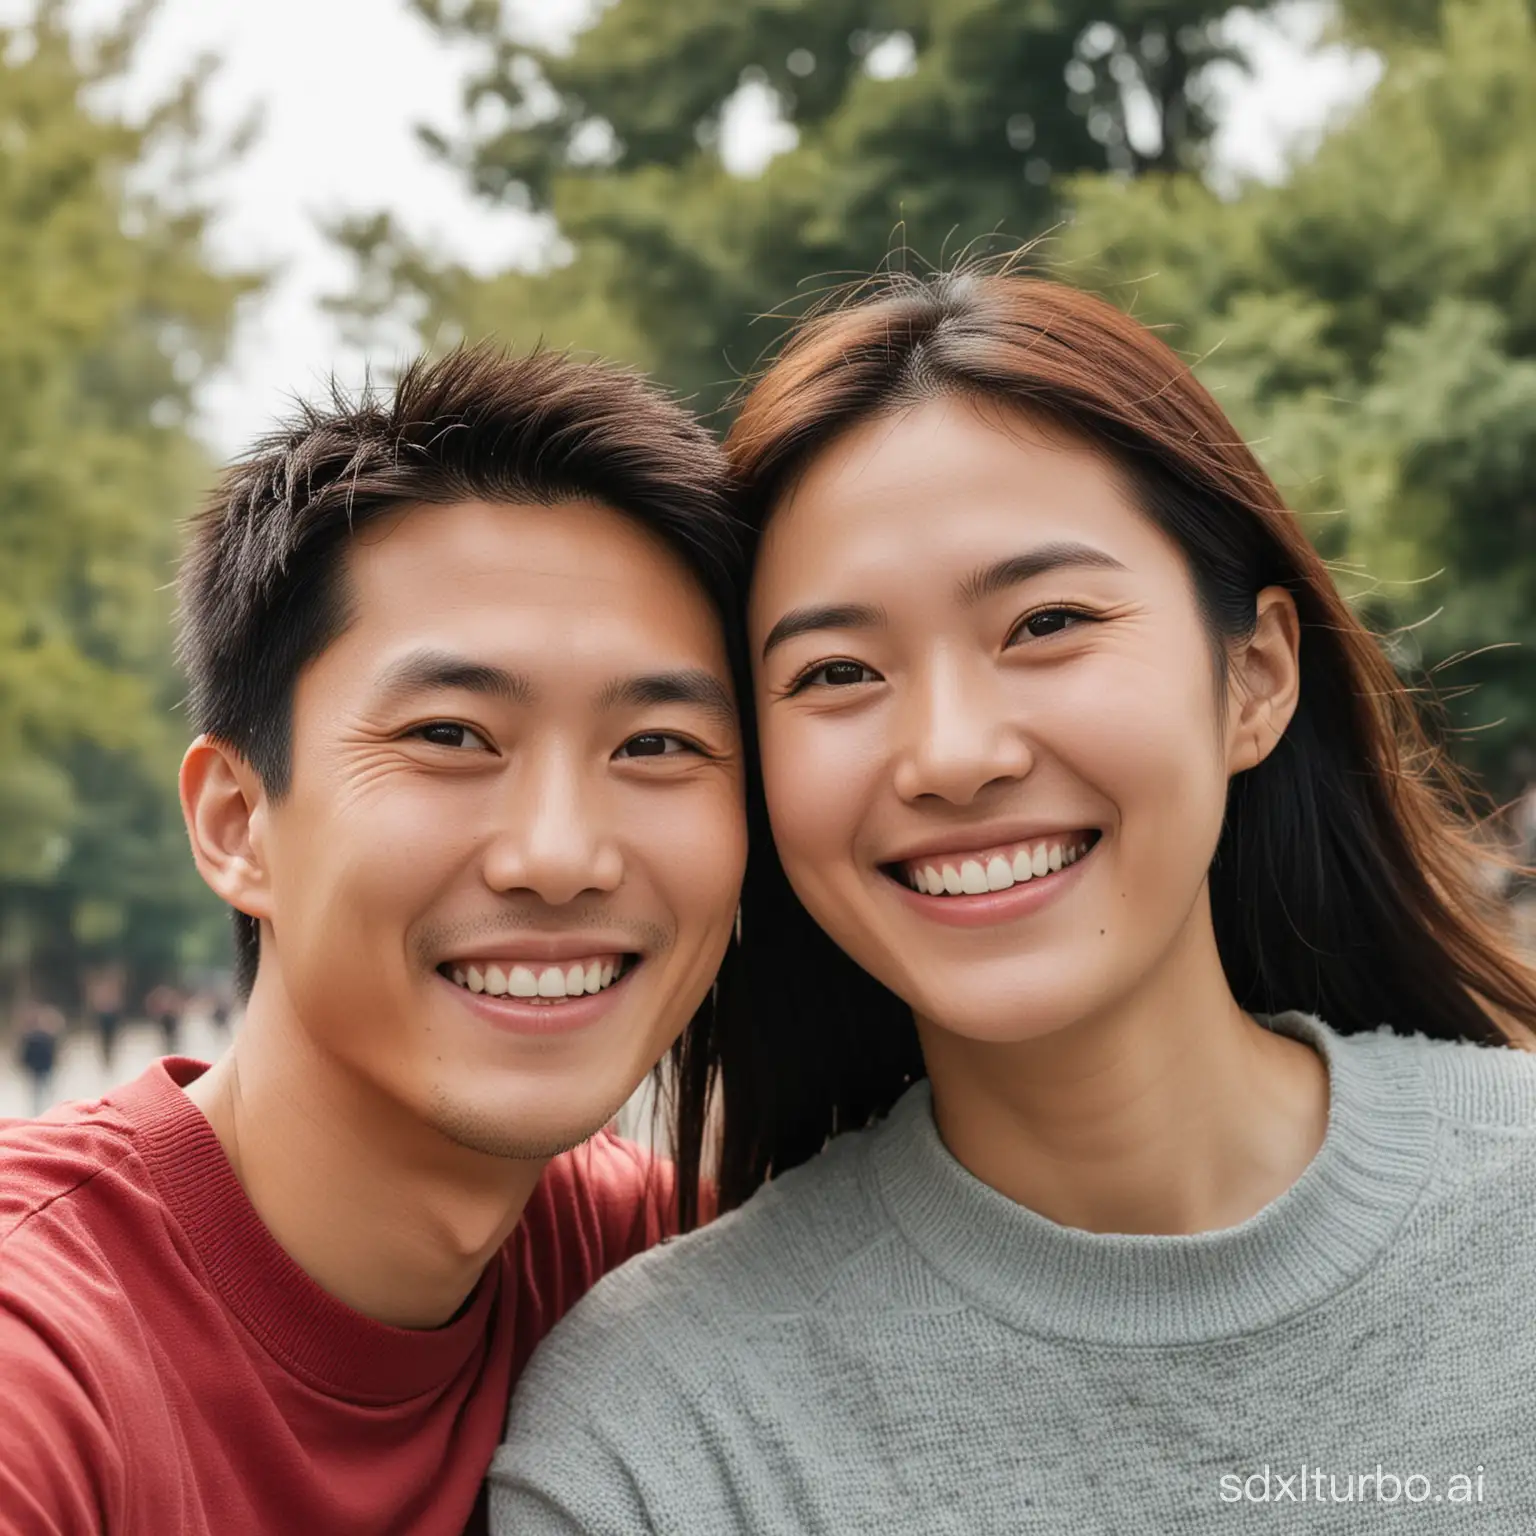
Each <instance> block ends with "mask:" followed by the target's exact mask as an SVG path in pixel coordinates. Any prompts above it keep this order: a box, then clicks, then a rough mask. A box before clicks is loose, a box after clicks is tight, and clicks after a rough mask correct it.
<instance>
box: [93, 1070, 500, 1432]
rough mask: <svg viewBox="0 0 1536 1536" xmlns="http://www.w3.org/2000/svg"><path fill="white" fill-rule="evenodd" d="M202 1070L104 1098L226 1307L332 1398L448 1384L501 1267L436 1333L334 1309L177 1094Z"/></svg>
mask: <svg viewBox="0 0 1536 1536" xmlns="http://www.w3.org/2000/svg"><path fill="white" fill-rule="evenodd" d="M206 1070H207V1067H206V1065H205V1063H203V1062H200V1061H192V1060H188V1059H186V1058H183V1057H167V1058H165V1059H164V1060H162V1061H158V1062H156V1063H155V1064H154V1065H153V1066H151V1067H149V1068H148V1069H147V1070H146V1071H145V1072H144V1073H143V1074H142V1075H141V1076H139V1077H138V1078H136V1079H134V1081H133V1082H131V1083H129V1084H127V1085H126V1086H125V1087H123V1088H121V1089H118V1090H117V1091H115V1092H114V1093H113V1094H112V1095H111V1099H112V1102H113V1103H114V1104H115V1105H116V1106H117V1108H118V1110H119V1112H120V1113H121V1114H123V1116H124V1117H125V1119H126V1120H127V1121H128V1122H129V1124H130V1125H131V1126H132V1127H133V1131H134V1139H135V1142H136V1144H137V1145H138V1147H139V1148H140V1151H141V1153H142V1155H143V1157H144V1160H145V1163H146V1164H147V1166H148V1168H149V1171H150V1175H151V1177H152V1178H153V1180H154V1182H155V1186H156V1188H157V1189H158V1190H159V1191H160V1194H161V1196H162V1197H163V1198H164V1200H165V1203H166V1205H167V1206H168V1207H169V1208H170V1210H171V1212H172V1214H173V1215H174V1216H175V1217H176V1219H177V1221H178V1222H179V1223H180V1224H181V1226H182V1228H183V1230H184V1231H185V1232H186V1235H187V1238H188V1241H189V1242H190V1243H191V1245H192V1248H193V1250H194V1252H195V1253H196V1256H197V1258H198V1259H199V1261H200V1262H201V1264H202V1266H203V1268H204V1269H205V1270H206V1271H207V1274H208V1276H209V1278H210V1280H211V1281H212V1283H213V1285H214V1287H215V1288H216V1289H217V1291H218V1293H219V1294H220V1296H221V1297H222V1298H223V1300H224V1302H225V1304H226V1305H227V1306H228V1307H229V1309H230V1311H231V1312H232V1313H233V1314H234V1315H235V1316H236V1317H237V1318H239V1320H240V1321H241V1322H242V1323H243V1324H244V1325H245V1327H246V1328H247V1329H249V1330H250V1332H251V1333H252V1334H253V1335H254V1336H255V1337H256V1339H257V1340H258V1341H259V1342H260V1343H261V1345H262V1346H263V1347H264V1348H265V1349H266V1350H267V1352H268V1353H269V1354H271V1355H272V1356H273V1357H274V1358H275V1359H276V1360H277V1361H278V1362H279V1364H281V1365H283V1366H284V1367H285V1368H286V1369H288V1370H289V1371H291V1372H292V1373H293V1374H294V1375H296V1376H299V1377H302V1378H304V1379H305V1380H306V1381H308V1382H309V1383H310V1385H312V1386H314V1387H317V1388H318V1389H319V1390H321V1391H323V1392H326V1393H327V1394H329V1395H331V1396H334V1397H340V1398H345V1399H347V1400H349V1401H352V1402H374V1403H380V1404H383V1403H398V1402H405V1401H406V1400H408V1399H410V1398H412V1397H416V1396H419V1395H421V1394H423V1393H426V1392H431V1391H434V1390H436V1389H438V1388H440V1387H441V1386H442V1384H443V1383H444V1382H446V1381H448V1380H450V1379H452V1377H453V1376H454V1375H455V1374H456V1372H457V1371H458V1370H459V1369H460V1368H461V1367H462V1366H463V1365H464V1364H465V1363H466V1362H467V1361H468V1360H469V1359H470V1358H471V1357H472V1355H473V1354H474V1351H475V1349H476V1348H477V1347H478V1346H479V1345H480V1344H481V1342H482V1341H483V1339H484V1336H485V1334H486V1330H487V1326H488V1319H489V1315H490V1310H491V1308H492V1306H493V1304H494V1302H495V1298H496V1294H497V1289H498V1285H499V1283H500V1270H501V1268H502V1266H501V1265H500V1263H499V1262H495V1261H493V1262H492V1263H491V1264H490V1265H488V1266H487V1268H486V1271H485V1273H484V1274H483V1275H482V1276H481V1277H480V1280H479V1282H478V1283H477V1285H476V1286H475V1289H474V1291H473V1292H471V1294H470V1297H469V1299H468V1300H467V1301H466V1302H465V1304H464V1306H463V1307H462V1308H460V1310H459V1312H458V1313H457V1314H456V1315H455V1317H454V1318H453V1319H452V1321H450V1322H449V1323H447V1324H445V1325H444V1326H443V1327H441V1328H433V1329H421V1330H417V1329H412V1328H396V1327H392V1326H390V1325H389V1324H387V1323H380V1322H375V1321H374V1320H373V1319H372V1318H369V1317H365V1316H363V1314H362V1313H360V1312H356V1311H354V1310H353V1309H352V1308H351V1307H349V1306H347V1305H346V1304H345V1303H344V1302H340V1301H338V1300H337V1299H336V1298H335V1297H334V1296H332V1295H330V1294H329V1293H328V1292H327V1291H325V1290H323V1289H322V1288H321V1287H320V1286H319V1285H317V1284H316V1283H315V1281H314V1280H312V1279H311V1278H310V1277H309V1276H308V1275H307V1274H305V1272H304V1271H303V1270H302V1269H301V1268H300V1267H299V1266H298V1265H297V1264H296V1263H295V1262H294V1261H293V1260H292V1259H291V1258H290V1257H289V1256H288V1254H287V1252H286V1251H285V1250H284V1249H283V1247H282V1246H281V1245H280V1244H279V1243H278V1241H277V1239H276V1238H275V1237H273V1236H272V1234H271V1232H269V1231H268V1230H267V1227H266V1225H265V1224H264V1223H263V1221H262V1219H261V1217H260V1216H259V1215H257V1213H256V1209H255V1207H254V1206H253V1205H252V1204H251V1202H250V1199H249V1198H248V1197H247V1195H246V1193H245V1191H244V1189H242V1188H241V1185H240V1181H239V1179H237V1178H236V1176H235V1171H234V1169H233V1167H232V1166H231V1165H230V1161H229V1158H228V1157H227V1156H226V1155H225V1152H224V1148H223V1146H222V1145H221V1144H220V1142H219V1139H218V1137H217V1135H215V1133H214V1130H213V1127H212V1126H211V1125H210V1124H209V1123H208V1120H207V1118H206V1117H205V1116H204V1114H203V1112H202V1111H201V1110H200V1109H199V1108H198V1107H197V1105H196V1104H194V1103H193V1102H192V1100H191V1099H189V1098H188V1097H187V1095H186V1094H185V1093H184V1092H183V1091H182V1090H183V1089H185V1088H186V1087H187V1085H188V1084H190V1083H192V1082H193V1081H195V1080H196V1079H197V1078H198V1077H199V1076H201V1075H202V1073H203V1072H205V1071H206Z"/></svg>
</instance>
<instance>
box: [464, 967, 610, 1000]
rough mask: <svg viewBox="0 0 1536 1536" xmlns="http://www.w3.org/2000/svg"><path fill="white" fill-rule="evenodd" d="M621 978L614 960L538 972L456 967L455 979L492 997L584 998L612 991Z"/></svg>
mask: <svg viewBox="0 0 1536 1536" xmlns="http://www.w3.org/2000/svg"><path fill="white" fill-rule="evenodd" d="M618 974H619V966H618V965H617V964H616V963H615V962H614V961H612V960H589V961H586V962H585V963H577V964H573V965H569V966H560V965H546V966H541V967H540V968H539V969H538V970H534V968H533V967H532V966H528V965H512V966H508V967H507V968H506V969H505V970H503V969H502V967H501V966H499V965H488V966H486V968H485V970H484V971H482V970H481V969H480V968H479V967H478V966H475V965H470V966H454V967H453V970H452V979H453V980H454V981H455V982H456V983H457V984H458V985H459V986H461V987H467V988H468V989H469V990H470V991H471V992H484V993H486V994H487V995H489V996H491V997H540V998H557V997H582V996H584V995H585V994H587V993H589V992H601V991H602V990H603V989H604V988H605V987H611V986H612V985H613V982H614V978H615V977H616V976H617V975H618Z"/></svg>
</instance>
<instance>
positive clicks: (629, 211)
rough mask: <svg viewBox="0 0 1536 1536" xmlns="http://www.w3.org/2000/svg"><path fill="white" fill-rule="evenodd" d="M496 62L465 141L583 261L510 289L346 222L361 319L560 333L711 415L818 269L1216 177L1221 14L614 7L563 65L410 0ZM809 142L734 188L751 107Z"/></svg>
mask: <svg viewBox="0 0 1536 1536" xmlns="http://www.w3.org/2000/svg"><path fill="white" fill-rule="evenodd" d="M415 4H416V7H417V9H418V10H419V11H421V13H422V14H423V15H424V16H426V17H427V18H428V20H430V21H431V22H432V23H433V24H434V25H435V26H436V27H438V28H439V29H440V31H441V32H442V33H443V34H444V35H445V36H449V37H453V38H456V39H460V40H462V39H471V40H473V41H475V42H477V43H478V44H479V45H480V46H481V48H482V49H483V52H484V56H485V58H486V60H487V63H486V66H485V68H484V70H483V71H482V72H481V73H480V74H479V75H478V76H477V77H476V78H474V79H473V80H472V81H471V83H470V85H469V87H468V90H467V101H466V106H467V108H468V109H469V114H470V121H471V122H473V123H478V124H480V125H481V127H480V128H479V129H478V130H473V129H472V130H467V131H466V133H465V135H464V136H463V138H462V139H461V140H459V141H456V142H448V141H444V140H441V139H436V140H433V141H432V142H433V143H434V145H435V147H436V148H437V149H438V150H439V151H441V153H443V154H444V155H445V156H447V157H449V159H450V160H451V161H452V162H453V163H455V164H457V165H458V166H460V167H461V168H462V169H463V171H464V173H465V175H466V176H467V177H468V178H469V180H470V182H471V184H472V185H473V186H474V187H475V188H476V189H477V191H479V192H480V193H481V194H483V195H484V196H485V197H487V198H490V199H492V200H496V201H503V202H509V203H514V204H518V205H521V206H525V207H529V208H532V209H536V210H539V211H541V212H544V213H547V214H548V215H550V216H551V217H552V219H553V222H554V224H555V225H556V226H557V228H558V231H559V236H560V238H561V240H563V241H564V242H565V244H566V246H567V248H568V251H569V254H570V260H569V261H568V262H566V263H563V264H562V263H559V262H556V263H555V264H553V265H552V266H547V267H545V268H544V269H542V270H539V271H536V272H531V273H530V272H516V271H514V272H508V273H505V274H502V275H500V276H497V277H494V278H492V279H490V280H488V281H481V280H478V279H476V278H475V277H474V276H473V275H472V274H471V273H469V272H467V271H466V270H464V269H463V268H461V267H457V266H454V265H452V264H445V263H443V262H441V261H438V260H435V259H434V258H433V256H432V253H430V252H423V251H420V250H415V249H412V248H411V246H410V245H409V243H408V242H407V241H405V240H404V239H402V238H401V236H400V235H399V233H398V231H396V230H394V229H393V228H392V227H391V226H390V224H389V221H388V220H385V219H382V218H381V219H374V220H367V221H362V222H359V223H356V224H353V225H351V226H349V227H346V228H344V229H343V230H342V232H341V233H342V236H343V238H344V239H345V241H346V242H347V243H348V244H349V245H351V246H352V248H353V249H354V250H355V251H356V252H357V253H358V255H359V256H360V258H361V259H362V265H363V278H362V281H361V283H360V285H359V291H358V293H357V294H355V295H354V296H353V297H352V300H351V309H352V312H353V313H354V315H359V314H360V315H361V316H362V317H363V318H364V320H367V319H369V318H370V317H374V316H378V315H381V314H386V313H388V314H393V313H395V312H396V309H397V306H398V305H399V303H400V301H401V298H402V295H403V294H404V295H409V296H410V297H411V298H412V299H413V300H414V301H415V303H416V305H417V309H418V313H419V314H420V316H421V328H422V331H423V334H424V335H426V336H427V337H428V338H430V339H442V338H444V337H448V336H453V335H455V334H466V333H467V334H487V333H493V332H494V333H500V334H503V335H507V336H509V337H511V338H513V339H515V340H520V341H521V340H532V339H533V338H535V337H536V336H538V335H543V336H545V337H547V338H548V339H549V340H550V341H552V342H554V343H557V344H574V345H576V346H579V347H584V348H590V349H593V350H596V351H599V352H604V353H608V354H610V355H614V354H617V355H619V356H622V357H624V358H626V359H627V360H629V361H632V362H635V363H638V364H640V365H642V366H644V367H646V368H648V369H651V370H652V371H654V372H656V373H657V374H659V375H660V376H661V377H663V378H664V379H666V380H667V381H668V382H669V383H671V384H673V385H674V386H675V387H677V388H680V389H682V390H683V391H685V392H687V393H689V394H690V395H693V396H694V397H696V399H697V400H698V401H699V402H700V404H701V405H703V406H706V407H708V406H712V405H716V404H718V403H719V402H720V401H721V400H723V399H724V398H725V397H726V396H727V395H728V394H729V393H730V391H731V390H732V388H733V387H734V385H735V382H736V380H737V378H738V377H739V373H740V371H741V370H743V369H744V368H746V367H748V366H750V365H751V364H752V362H753V361H754V359H755V358H756V357H757V356H758V354H759V353H760V352H761V351H762V349H763V347H764V345H765V343H766V342H767V341H768V340H769V339H770V337H771V335H772V334H773V331H772V330H771V329H770V328H765V327H762V326H757V327H754V325H753V317H754V316H755V315H758V314H760V313H761V312H762V311H763V310H765V309H766V308H770V307H772V306H774V305H778V304H781V303H783V302H784V301H786V300H789V299H790V298H791V297H792V296H793V295H795V294H796V292H797V289H798V287H799V285H801V284H802V283H803V282H804V281H805V280H806V279H807V277H808V276H810V275H813V274H828V275H830V276H831V278H832V280H837V279H839V278H841V277H844V276H846V275H847V274H849V273H853V272H861V271H868V270H870V269H871V268H872V267H874V266H876V265H877V264H879V263H880V262H881V261H882V259H883V258H884V257H885V256H886V254H887V252H888V251H889V250H890V248H891V245H892V242H893V239H894V240H898V241H901V240H904V241H905V242H906V243H907V244H908V245H910V246H911V247H912V248H913V249H914V250H915V251H917V252H919V253H921V255H922V256H923V257H926V258H929V259H936V258H938V257H939V256H940V255H941V254H942V253H944V252H945V251H949V252H951V253H953V252H954V250H955V249H956V248H957V246H959V245H961V244H963V243H966V242H969V241H971V240H972V239H973V238H975V237H977V236H987V235H988V234H989V233H990V232H992V231H994V230H996V231H1000V232H1003V233H1005V234H1007V235H1009V236H1012V237H1014V238H1018V237H1021V236H1028V235H1032V234H1035V233H1037V232H1038V231H1039V230H1041V229H1042V228H1044V227H1047V226H1048V225H1050V224H1051V223H1052V222H1053V221H1054V220H1055V219H1056V217H1057V216H1058V202H1057V198H1056V192H1055V185H1056V181H1057V179H1058V178H1060V177H1061V176H1063V175H1067V174H1071V173H1074V172H1082V171H1088V170H1113V171H1118V172H1121V173H1124V174H1133V173H1140V172H1143V171H1146V170H1150V169H1157V168H1161V169H1164V170H1167V169H1173V168H1176V167H1181V166H1191V167H1194V166H1198V165H1199V164H1200V163H1201V160H1202V157H1203V154H1204V150H1205V146H1206V141H1207V139H1208V137H1209V134H1210V130H1211V119H1210V112H1209V108H1208V100H1207V98H1208V84H1209V79H1208V66H1209V65H1211V64H1212V63H1213V62H1215V61H1217V60H1220V59H1225V58H1227V57H1228V56H1229V54H1228V50H1227V49H1226V48H1225V47H1224V45H1223V44H1222V42H1221V40H1220V36H1219V30H1218V26H1217V23H1218V22H1219V21H1220V19H1221V17H1222V16H1223V15H1224V14H1225V12H1226V11H1227V9H1228V5H1227V4H1226V3H1212V0H736V3H732V4H721V3H719V0H617V3H615V4H612V5H610V6H608V8H607V9H605V10H603V11H602V13H601V15H600V16H599V18H598V20H597V21H596V23H595V24H594V25H593V26H591V27H590V29H588V30H587V31H585V32H583V33H581V34H580V35H579V36H578V38H577V39H576V42H575V46H574V47H573V48H572V49H571V50H570V51H568V52H552V51H549V50H547V49H545V50H541V49H539V48H535V47H532V46H530V45H528V44H526V43H525V42H522V41H520V40H519V38H518V35H517V33H516V30H515V28H511V27H509V24H508V23H507V21H506V20H505V19H504V17H503V13H502V7H501V6H500V5H499V4H498V3H496V0H457V3H455V0H415ZM744 91H745V92H747V93H752V92H756V93H757V94H758V96H759V99H766V100H768V101H770V102H772V103H773V104H775V105H776V107H777V109H778V110H779V112H780V113H781V115H782V117H783V120H784V123H785V125H786V126H787V129H789V130H792V131H793V137H794V140H795V142H794V146H793V148H791V149H789V150H787V152H785V153H782V154H780V155H779V156H778V157H777V158H775V159H774V160H773V161H772V162H771V163H770V164H769V165H768V166H767V167H766V169H765V170H763V172H762V173H761V175H758V176H742V175H733V174H731V172H730V171H729V170H728V169H727V168H726V166H725V165H724V164H723V163H722V159H721V155H720V145H721V134H722V124H723V123H724V122H725V121H727V120H728V117H729V112H730V108H731V105H732V104H733V103H738V102H739V101H740V100H741V99H742V97H741V93H742V92H744Z"/></svg>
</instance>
